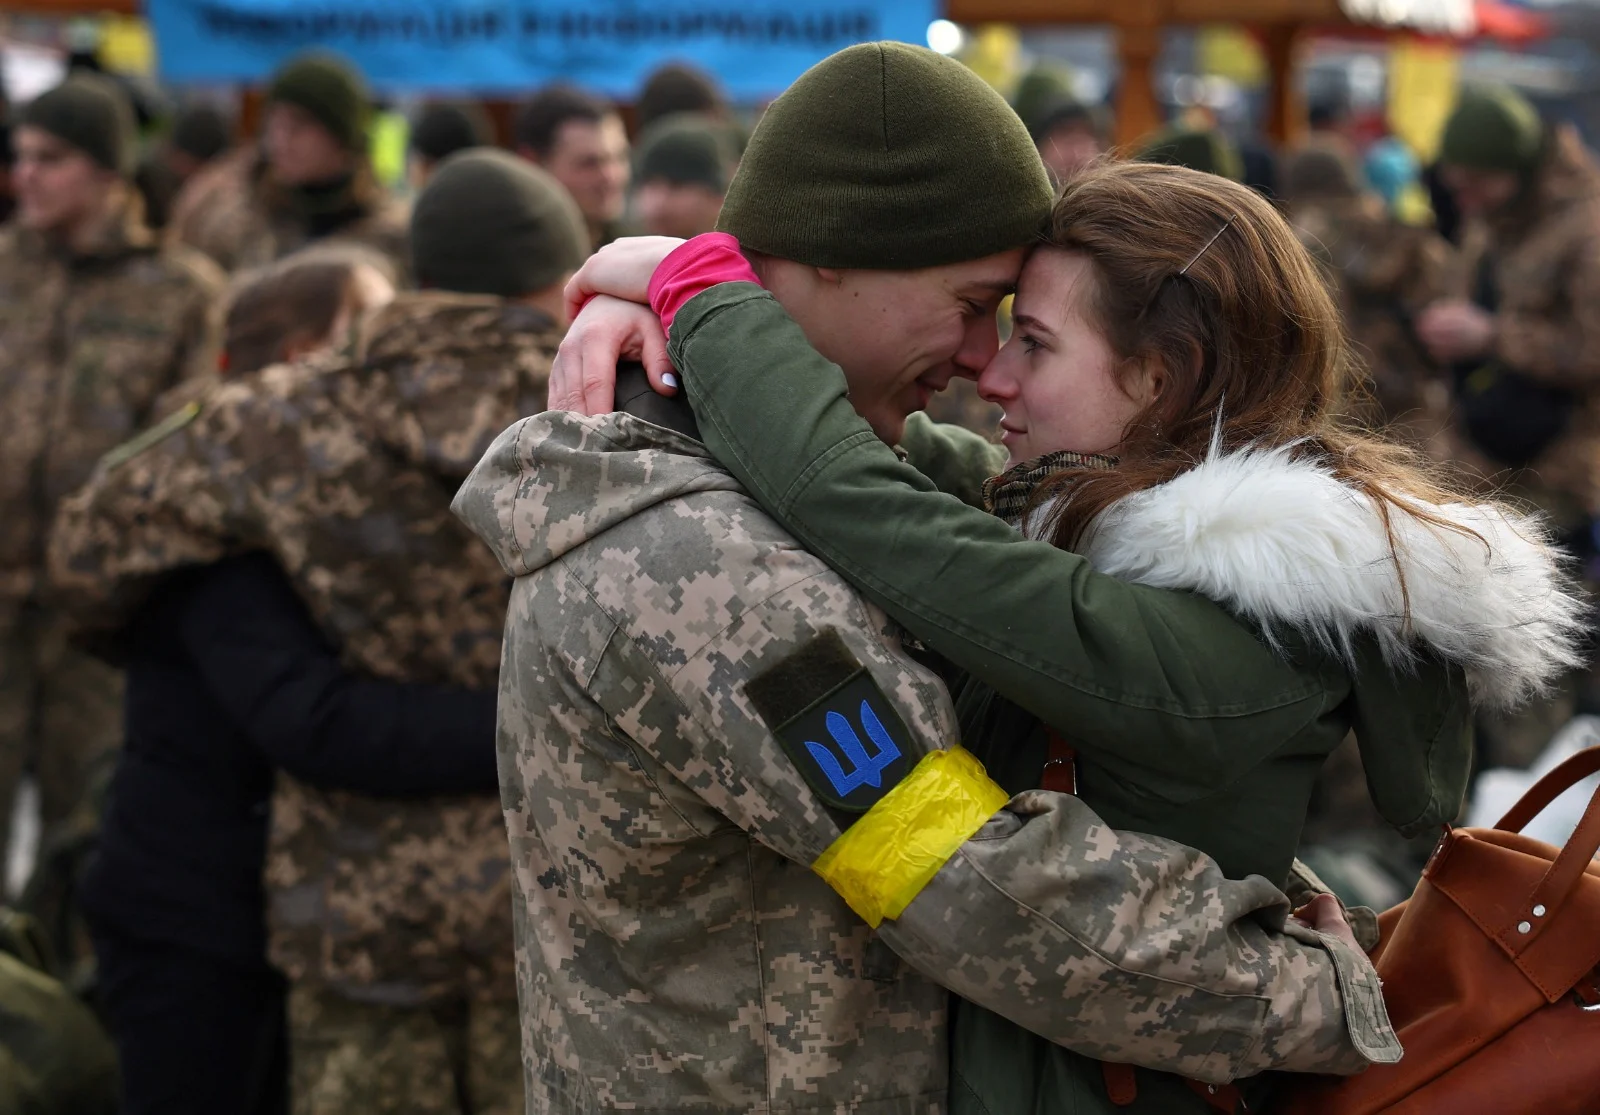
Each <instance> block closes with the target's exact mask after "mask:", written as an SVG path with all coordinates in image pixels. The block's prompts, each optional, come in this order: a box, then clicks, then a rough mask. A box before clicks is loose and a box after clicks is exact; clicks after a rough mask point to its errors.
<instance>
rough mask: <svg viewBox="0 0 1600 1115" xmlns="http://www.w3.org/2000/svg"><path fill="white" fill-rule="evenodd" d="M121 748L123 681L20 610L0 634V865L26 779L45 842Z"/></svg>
mask: <svg viewBox="0 0 1600 1115" xmlns="http://www.w3.org/2000/svg"><path fill="white" fill-rule="evenodd" d="M121 743H122V674H121V673H119V672H118V671H116V670H113V669H112V668H111V667H109V666H107V665H106V664H105V663H103V662H101V661H99V660H98V659H96V658H93V657H90V656H89V655H87V654H84V653H83V652H82V651H80V650H77V649H75V648H73V647H72V646H71V645H69V644H68V642H67V636H66V626H65V624H64V623H62V622H61V621H60V620H59V619H58V618H56V617H54V616H52V615H50V614H48V613H46V612H44V611H41V610H39V609H36V608H32V607H24V608H23V609H22V610H21V612H20V614H17V615H15V616H14V618H13V620H12V622H11V623H10V624H9V625H7V627H6V629H5V630H4V631H0V864H4V863H5V862H7V861H6V859H5V858H4V856H5V854H6V852H7V851H8V849H7V843H8V840H9V838H10V835H11V823H12V811H13V808H14V805H15V802H16V797H17V785H18V783H19V782H20V781H21V780H22V775H23V774H24V772H26V771H32V772H33V774H34V777H35V778H36V779H37V781H38V784H39V803H40V813H41V815H42V817H41V819H42V822H43V826H42V827H43V834H44V837H45V839H47V840H48V839H49V837H50V836H51V835H53V833H54V832H55V830H56V829H57V828H58V827H59V826H60V825H61V824H62V823H63V822H64V821H66V820H67V818H68V817H70V816H71V815H72V812H73V810H74V809H75V808H76V807H77V806H78V805H79V804H80V803H81V802H82V801H83V799H84V796H85V790H86V788H87V784H88V775H89V772H90V771H92V770H93V769H95V768H96V767H97V766H99V765H100V764H101V763H102V761H103V760H104V759H105V758H106V756H108V755H110V754H111V753H112V752H114V751H115V750H116V749H117V748H118V747H119V746H120V745H121Z"/></svg>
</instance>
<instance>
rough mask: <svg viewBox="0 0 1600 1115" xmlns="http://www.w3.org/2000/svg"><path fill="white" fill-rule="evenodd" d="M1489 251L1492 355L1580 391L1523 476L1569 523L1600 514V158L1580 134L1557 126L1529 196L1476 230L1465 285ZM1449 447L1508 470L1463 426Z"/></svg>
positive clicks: (1530, 491)
mask: <svg viewBox="0 0 1600 1115" xmlns="http://www.w3.org/2000/svg"><path fill="white" fill-rule="evenodd" d="M1486 255H1487V256H1488V257H1489V259H1490V261H1491V262H1490V266H1491V267H1492V274H1493V278H1494V285H1495V288H1496V291H1497V293H1498V296H1499V306H1498V309H1497V311H1496V316H1497V318H1498V333H1497V337H1496V340H1495V348H1494V352H1493V354H1492V355H1493V356H1494V357H1496V358H1498V359H1499V360H1500V361H1502V362H1503V363H1504V364H1505V365H1506V366H1507V367H1509V368H1511V369H1513V370H1515V371H1518V372H1521V373H1522V374H1523V375H1525V376H1528V377H1529V378H1531V379H1534V380H1537V381H1539V382H1541V383H1545V384H1549V385H1551V386H1556V387H1566V388H1570V389H1572V390H1574V391H1576V392H1577V393H1578V402H1577V410H1576V412H1575V413H1574V415H1573V417H1572V420H1571V423H1570V424H1569V426H1568V427H1567V429H1566V432H1565V433H1564V434H1563V435H1562V436H1561V437H1559V438H1558V439H1557V440H1556V441H1555V442H1554V443H1553V444H1551V445H1550V447H1549V448H1548V449H1546V450H1545V451H1544V453H1543V454H1541V455H1540V457H1539V459H1538V460H1536V461H1534V462H1533V464H1532V466H1531V467H1530V468H1529V469H1527V470H1526V471H1525V472H1524V473H1523V474H1521V475H1519V476H1516V477H1515V478H1514V479H1515V481H1516V484H1517V486H1518V487H1519V488H1520V489H1521V492H1522V494H1524V495H1527V496H1529V497H1531V498H1532V499H1534V501H1535V502H1537V503H1538V504H1540V505H1541V506H1542V507H1543V508H1544V509H1545V510H1546V511H1548V512H1550V513H1552V514H1553V515H1554V516H1555V517H1556V518H1557V520H1558V521H1559V522H1561V523H1562V524H1563V525H1567V524H1570V523H1572V522H1574V521H1575V520H1576V519H1578V518H1581V517H1582V516H1586V515H1587V516H1594V515H1600V166H1597V165H1596V163H1595V160H1594V157H1593V156H1592V155H1591V154H1590V152H1589V151H1588V150H1586V149H1585V148H1584V146H1583V144H1582V141H1581V140H1579V138H1578V137H1577V135H1576V134H1575V133H1573V132H1571V131H1570V130H1569V129H1558V130H1557V131H1555V132H1554V133H1552V137H1551V147H1550V150H1549V153H1548V154H1547V156H1546V161H1545V163H1544V165H1543V167H1542V169H1541V170H1540V171H1539V175H1538V177H1537V178H1536V179H1535V181H1534V183H1533V185H1532V187H1531V190H1530V192H1529V194H1528V196H1527V197H1525V198H1523V199H1521V200H1520V201H1518V202H1516V203H1513V205H1512V207H1511V208H1510V209H1509V210H1508V211H1507V212H1505V213H1503V214H1501V215H1499V216H1497V217H1496V218H1494V219H1493V220H1491V221H1489V222H1487V223H1486V224H1484V225H1481V226H1478V227H1474V228H1470V229H1469V230H1468V234H1467V237H1466V243H1465V246H1464V250H1463V259H1462V262H1461V266H1460V270H1459V274H1458V282H1459V288H1458V290H1457V291H1456V293H1457V294H1459V295H1460V296H1462V297H1470V296H1471V294H1472V287H1473V285H1474V282H1475V277H1476V276H1477V275H1478V274H1479V271H1480V268H1481V266H1482V262H1483V260H1484V259H1485V256H1486ZM1440 452H1441V453H1442V454H1443V455H1446V456H1449V457H1450V458H1452V459H1455V460H1459V461H1462V462H1464V463H1466V464H1467V465H1469V466H1470V467H1472V468H1473V469H1475V470H1476V471H1478V472H1480V473H1482V474H1484V475H1492V474H1494V473H1496V472H1498V471H1500V470H1499V468H1498V466H1496V465H1494V464H1493V463H1491V462H1490V461H1489V460H1488V458H1486V457H1484V456H1482V455H1481V454H1479V453H1478V452H1477V450H1476V449H1474V448H1473V446H1472V445H1471V443H1470V442H1469V441H1468V440H1467V439H1466V437H1465V436H1462V435H1459V434H1452V435H1450V436H1447V437H1446V438H1445V439H1444V441H1443V445H1442V448H1441V449H1440ZM1500 479H1501V480H1504V479H1506V478H1505V477H1501V478H1500Z"/></svg>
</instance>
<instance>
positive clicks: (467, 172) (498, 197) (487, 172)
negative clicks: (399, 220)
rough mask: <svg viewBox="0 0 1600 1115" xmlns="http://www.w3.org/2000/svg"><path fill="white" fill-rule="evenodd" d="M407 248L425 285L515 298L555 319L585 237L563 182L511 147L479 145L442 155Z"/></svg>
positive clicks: (584, 251) (585, 249)
mask: <svg viewBox="0 0 1600 1115" xmlns="http://www.w3.org/2000/svg"><path fill="white" fill-rule="evenodd" d="M411 256H412V268H413V272H414V274H415V275H416V279H417V285H418V286H420V287H422V288H423V289H437V290H449V291H457V292H459V293H462V294H487V295H494V296H496V297H499V298H508V299H514V300H518V301H522V302H526V303H528V304H529V305H534V306H538V307H540V308H542V309H544V310H545V311H546V312H547V313H548V314H549V315H550V317H551V318H552V319H561V318H562V317H563V316H564V312H565V311H564V310H563V308H562V307H563V301H562V297H561V289H562V287H564V286H565V285H566V282H567V280H568V279H569V278H571V276H572V273H573V272H574V271H576V270H577V269H578V268H579V267H581V266H582V265H583V261H584V260H585V259H587V258H588V256H589V244H588V234H587V231H586V230H585V229H584V226H583V215H582V214H581V213H579V212H578V207H577V205H575V204H574V203H573V201H572V198H571V196H570V195H569V194H568V193H567V192H566V190H564V189H562V188H561V183H559V182H557V181H556V180H555V178H553V177H552V176H551V175H549V174H547V173H545V172H544V171H542V170H540V169H539V168H538V167H536V166H530V165H529V164H528V163H527V162H526V161H524V160H522V159H518V158H517V157H516V156H515V155H512V154H510V153H509V152H506V151H498V150H492V149H487V148H479V149H476V150H469V151H462V152H459V153H458V154H455V155H452V156H451V157H450V158H448V159H446V160H445V161H444V162H443V163H442V164H440V166H439V170H438V172H437V173H436V174H435V175H434V176H433V178H432V180H431V181H430V182H429V183H428V186H427V188H426V189H425V190H423V191H422V194H421V195H420V196H419V197H418V198H417V202H416V205H415V206H414V207H413V209H412V213H411Z"/></svg>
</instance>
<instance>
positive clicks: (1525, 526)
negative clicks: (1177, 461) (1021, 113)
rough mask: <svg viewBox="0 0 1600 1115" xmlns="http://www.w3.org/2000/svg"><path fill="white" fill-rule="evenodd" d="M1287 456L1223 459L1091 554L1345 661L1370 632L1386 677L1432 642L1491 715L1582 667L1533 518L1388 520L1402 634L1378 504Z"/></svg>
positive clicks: (1557, 562)
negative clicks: (1436, 522)
mask: <svg viewBox="0 0 1600 1115" xmlns="http://www.w3.org/2000/svg"><path fill="white" fill-rule="evenodd" d="M1291 452H1292V450H1290V449H1275V450H1245V451H1240V452H1233V453H1225V454H1217V453H1214V454H1213V455H1212V456H1211V457H1210V458H1209V459H1207V460H1206V461H1204V462H1203V463H1202V464H1200V465H1199V466H1197V467H1195V468H1193V469H1191V470H1190V471H1188V472H1186V473H1184V474H1183V475H1182V476H1179V477H1176V478H1175V479H1173V480H1171V481H1169V482H1168V483H1166V484H1163V485H1161V486H1159V487H1156V488H1152V489H1150V490H1148V491H1145V492H1140V493H1138V494H1136V495H1133V496H1129V497H1127V498H1126V499H1123V500H1121V501H1119V502H1118V503H1117V504H1115V505H1114V506H1113V507H1111V508H1109V509H1108V510H1107V511H1106V512H1105V513H1104V514H1102V515H1101V516H1100V518H1099V519H1098V520H1097V521H1096V522H1095V523H1094V525H1093V527H1092V528H1091V530H1090V532H1089V537H1088V539H1087V542H1086V545H1085V546H1084V547H1083V552H1084V555H1085V556H1086V557H1087V558H1088V559H1089V561H1090V563H1091V564H1093V565H1094V567H1095V568H1096V569H1099V570H1100V571H1102V572H1104V573H1108V574H1110V575H1112V576H1114V577H1117V578H1119V579H1121V580H1125V581H1132V582H1136V583H1139V584H1145V585H1151V586H1154V587H1158V588H1174V589H1186V590H1189V591H1192V592H1195V593H1198V594H1200V595H1201V596H1205V597H1207V598H1208V599H1211V600H1214V601H1216V602H1218V603H1219V604H1221V605H1223V606H1224V607H1226V608H1228V609H1229V610H1230V611H1232V612H1234V613H1235V614H1236V615H1239V616H1241V617H1242V618H1244V619H1246V620H1248V621H1251V622H1253V623H1255V624H1257V625H1259V626H1260V627H1261V629H1262V630H1263V631H1264V632H1265V633H1266V635H1267V637H1268V638H1269V639H1270V638H1271V637H1272V634H1273V632H1274V631H1278V632H1282V631H1283V630H1284V629H1286V628H1287V629H1293V630H1296V631H1299V632H1302V633H1304V634H1306V635H1308V636H1310V637H1311V638H1313V639H1314V640H1316V641H1317V642H1318V643H1320V644H1321V645H1323V646H1324V647H1325V648H1326V649H1327V650H1328V651H1330V652H1331V653H1334V654H1337V655H1338V656H1339V657H1340V658H1341V659H1343V660H1344V661H1346V662H1353V661H1354V652H1353V647H1352V643H1353V640H1354V638H1355V637H1356V636H1357V635H1359V634H1362V633H1366V632H1371V633H1373V634H1374V635H1376V637H1377V639H1378V643H1379V646H1380V647H1381V649H1382V652H1383V655H1384V659H1385V661H1386V662H1388V663H1389V664H1390V665H1391V666H1396V667H1400V666H1404V665H1406V664H1407V663H1408V662H1409V661H1410V659H1411V657H1412V655H1413V654H1414V652H1415V650H1416V649H1417V648H1418V646H1419V645H1425V646H1427V647H1429V648H1431V649H1432V650H1434V651H1435V652H1437V653H1438V654H1439V655H1441V656H1442V657H1444V658H1446V659H1448V660H1450V661H1452V662H1455V663H1458V664H1459V665H1461V666H1462V667H1464V668H1465V670H1466V673H1467V679H1468V683H1469V689H1470V692H1471V695H1472V697H1473V699H1474V701H1476V702H1478V703H1481V704H1484V705H1488V706H1492V707H1500V708H1504V707H1510V706H1514V705H1516V704H1518V703H1519V702H1522V701H1525V700H1527V699H1528V698H1530V697H1533V696H1535V695H1537V694H1540V693H1543V692H1545V691H1547V690H1548V689H1549V687H1550V686H1551V684H1552V683H1553V682H1554V681H1556V679H1558V678H1559V677H1560V676H1561V675H1562V674H1563V673H1565V672H1566V671H1568V670H1570V669H1572V668H1573V667H1575V666H1577V665H1579V664H1580V662H1581V658H1580V655H1579V651H1578V645H1579V640H1580V638H1581V637H1582V634H1583V629H1584V625H1585V623H1586V622H1587V618H1588V614H1587V608H1586V605H1585V603H1584V602H1583V601H1582V599H1581V598H1580V597H1579V595H1578V593H1577V591H1576V589H1575V587H1574V585H1573V583H1572V582H1571V580H1570V579H1569V578H1568V576H1567V575H1566V574H1565V573H1564V572H1563V570H1562V568H1561V560H1562V559H1561V558H1560V556H1559V554H1558V551H1557V550H1556V549H1555V548H1554V547H1553V546H1552V545H1551V544H1550V542H1549V537H1548V532H1547V530H1546V528H1545V526H1544V524H1543V523H1542V522H1541V521H1540V520H1539V519H1538V518H1536V517H1533V516H1522V515H1518V514H1515V513H1513V512H1508V511H1507V510H1505V509H1504V508H1501V507H1497V506H1494V505H1491V504H1449V505H1446V506H1442V507H1439V506H1432V505H1429V506H1428V510H1430V511H1433V512H1435V513H1436V514H1438V515H1439V516H1440V517H1442V518H1444V519H1445V520H1447V521H1449V522H1452V523H1455V524H1457V525H1458V526H1460V527H1462V528H1464V529H1465V530H1469V531H1473V532H1476V534H1477V535H1478V536H1481V539H1482V540H1481V541H1480V539H1479V538H1478V537H1474V536H1473V535H1472V534H1466V533H1462V532H1459V531H1454V530H1447V529H1443V528H1440V527H1435V526H1433V525H1431V524H1429V523H1426V522H1423V521H1422V520H1419V519H1417V518H1415V517H1414V516H1411V515H1407V514H1401V513H1395V514H1392V516H1391V521H1392V524H1393V528H1394V532H1395V538H1396V540H1397V542H1398V547H1397V551H1398V554H1399V565H1400V567H1402V568H1403V569H1404V571H1405V590H1406V598H1407V599H1408V600H1409V605H1410V623H1409V625H1408V624H1407V623H1406V622H1405V620H1404V605H1403V603H1402V592H1401V582H1400V578H1399V576H1398V575H1397V572H1398V571H1397V568H1396V563H1395V562H1394V561H1392V560H1391V559H1390V556H1389V545H1388V539H1387V537H1386V535H1385V532H1384V528H1383V522H1382V519H1381V517H1380V515H1379V513H1378V509H1377V508H1376V507H1375V506H1374V505H1373V502H1372V500H1370V499H1369V498H1368V497H1367V496H1365V495H1364V494H1363V493H1361V492H1359V491H1358V490H1356V489H1354V488H1352V487H1350V486H1348V485H1346V484H1344V483H1343V482H1341V481H1340V480H1339V479H1337V478H1336V477H1335V476H1334V475H1333V473H1332V472H1331V471H1329V470H1328V469H1327V468H1326V467H1324V466H1323V465H1321V464H1319V463H1317V462H1315V461H1310V460H1295V459H1293V457H1292V456H1291ZM1031 518H1032V519H1033V522H1034V523H1038V522H1039V521H1040V520H1041V519H1044V518H1048V515H1044V516H1041V515H1038V514H1035V515H1034V516H1032V517H1031Z"/></svg>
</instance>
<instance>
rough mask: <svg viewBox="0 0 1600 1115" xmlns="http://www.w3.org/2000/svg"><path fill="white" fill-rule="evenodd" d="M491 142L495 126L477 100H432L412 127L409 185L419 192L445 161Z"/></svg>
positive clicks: (424, 107)
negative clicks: (458, 152)
mask: <svg viewBox="0 0 1600 1115" xmlns="http://www.w3.org/2000/svg"><path fill="white" fill-rule="evenodd" d="M493 143H494V124H493V122H492V121H491V120H490V119H489V114H488V113H486V112H484V110H483V106H482V105H480V104H478V103H477V102H476V101H433V102H430V103H429V104H427V105H424V106H423V108H422V111H421V112H419V113H418V114H417V117H416V120H415V121H413V122H412V125H411V169H410V179H411V186H412V188H413V189H415V190H421V189H422V188H423V187H424V186H426V185H427V184H428V179H429V178H431V177H433V172H434V170H435V169H436V168H437V167H438V165H439V164H440V163H442V162H443V161H444V160H445V159H448V158H449V157H450V156H451V155H454V154H455V153H456V152H457V151H465V150H466V149H467V148H468V147H487V146H489V145H491V144H493Z"/></svg>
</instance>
